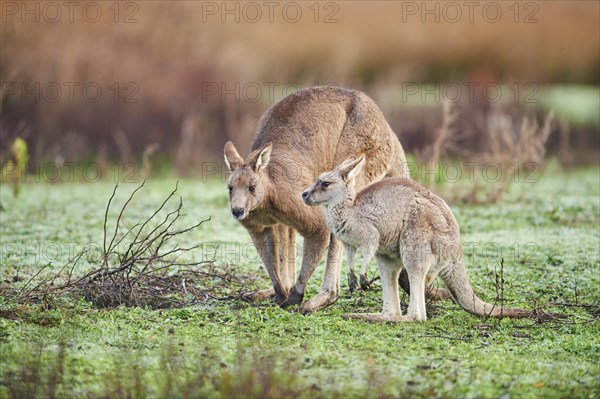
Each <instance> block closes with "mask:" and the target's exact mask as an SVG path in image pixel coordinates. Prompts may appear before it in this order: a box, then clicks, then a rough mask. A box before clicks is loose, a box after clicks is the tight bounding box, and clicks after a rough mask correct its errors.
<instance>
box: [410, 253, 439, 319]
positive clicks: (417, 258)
mask: <svg viewBox="0 0 600 399" xmlns="http://www.w3.org/2000/svg"><path fill="white" fill-rule="evenodd" d="M415 248H416V247H415ZM402 258H403V262H404V267H405V268H406V271H407V273H408V280H409V283H410V303H409V304H408V314H407V316H408V317H409V318H411V319H413V320H427V309H426V307H425V280H426V278H427V274H428V271H429V269H430V268H431V266H433V264H434V263H435V256H434V255H433V254H432V253H431V251H427V250H421V249H420V248H417V249H415V250H411V249H408V248H407V249H406V250H405V251H404V252H403V256H402Z"/></svg>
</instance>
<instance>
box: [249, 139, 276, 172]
mask: <svg viewBox="0 0 600 399" xmlns="http://www.w3.org/2000/svg"><path fill="white" fill-rule="evenodd" d="M272 150H273V144H272V143H268V144H267V145H265V146H264V147H263V148H262V149H260V150H257V151H254V152H253V153H252V154H250V156H249V157H248V164H249V165H250V166H251V167H252V169H254V171H255V172H259V171H261V170H262V169H264V168H266V167H267V165H269V161H271V151H272Z"/></svg>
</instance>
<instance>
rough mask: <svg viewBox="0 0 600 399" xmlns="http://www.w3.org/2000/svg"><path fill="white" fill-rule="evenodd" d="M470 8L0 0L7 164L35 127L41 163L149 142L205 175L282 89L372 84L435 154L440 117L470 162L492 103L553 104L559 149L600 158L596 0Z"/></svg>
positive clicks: (404, 126) (454, 151)
mask: <svg viewBox="0 0 600 399" xmlns="http://www.w3.org/2000/svg"><path fill="white" fill-rule="evenodd" d="M49 4H50V5H49ZM469 4H471V6H466V5H465V3H463V2H456V3H445V2H401V1H397V2H395V1H373V2H360V1H357V2H350V1H341V2H327V1H320V2H317V1H309V2H294V3H288V2H273V3H264V2H228V3H222V2H196V1H181V2H168V1H152V2H150V1H148V2H144V1H140V2H119V3H113V2H76V3H75V5H74V6H65V5H64V4H63V3H61V2H58V3H48V2H35V1H30V2H10V1H8V2H7V1H4V2H2V27H1V43H0V44H1V48H2V50H1V51H2V52H1V57H0V67H1V68H0V80H1V82H2V92H1V95H2V106H1V107H2V108H1V113H0V114H1V116H0V118H1V119H0V121H1V127H0V148H1V150H0V156H1V161H2V162H3V163H5V162H7V161H8V159H10V158H11V156H12V155H11V152H10V148H11V144H12V143H13V142H14V140H15V138H17V137H21V138H23V139H24V140H25V141H26V142H27V144H28V148H29V151H30V158H29V162H30V163H31V162H48V161H50V162H58V163H62V162H78V161H97V162H99V163H100V164H108V163H110V162H128V161H136V162H139V163H141V162H142V159H143V157H144V153H145V155H146V157H150V156H152V157H153V159H156V160H157V161H156V162H157V163H160V164H163V165H167V166H168V167H171V166H172V168H173V169H175V170H176V171H177V172H178V173H179V174H181V175H186V176H187V175H189V176H194V175H198V174H199V173H201V171H200V169H201V168H202V165H203V163H205V162H214V161H220V160H221V159H222V146H223V144H224V142H225V141H226V140H234V141H235V142H236V143H237V145H238V147H239V148H240V149H241V151H243V152H244V153H245V152H246V151H247V150H248V149H249V147H250V142H251V139H252V136H253V134H254V129H255V127H256V125H257V122H258V119H259V117H260V115H261V114H262V113H263V112H264V111H265V110H266V109H267V108H268V107H269V106H270V105H272V104H273V103H274V102H276V101H277V100H279V99H281V98H282V97H283V96H285V95H286V94H290V93H292V92H294V91H296V90H297V89H299V88H301V87H308V86H311V85H315V84H333V85H337V86H344V87H351V88H356V89H360V90H363V91H365V92H366V93H368V94H369V95H370V96H371V97H373V98H374V99H375V101H376V102H377V103H378V104H379V105H380V107H381V108H382V110H383V112H384V114H385V115H386V118H387V119H388V121H389V123H390V125H391V126H392V128H393V129H394V131H395V132H396V133H397V134H398V135H399V137H400V140H401V142H402V144H403V145H404V146H405V148H406V149H407V150H408V151H409V152H412V153H414V154H416V155H417V157H419V156H421V158H423V159H426V160H427V159H428V160H431V157H432V155H431V151H430V150H431V146H432V145H434V144H435V142H436V137H438V136H439V134H440V131H441V130H444V129H440V126H443V125H444V123H446V125H450V124H452V129H451V130H452V134H453V135H455V136H456V137H455V138H454V139H452V140H450V141H449V142H451V143H452V144H453V145H449V144H448V145H445V146H443V148H441V152H442V155H443V156H447V157H450V158H461V159H465V158H469V157H472V156H473V154H475V153H478V154H482V153H486V151H485V146H486V142H487V141H486V139H485V137H486V136H487V135H488V134H489V131H488V130H490V129H491V127H490V126H491V125H490V123H491V122H490V120H491V119H490V115H496V116H498V115H501V116H505V117H506V118H508V121H509V124H512V125H514V126H517V127H518V126H520V125H521V124H522V122H523V121H524V118H525V117H527V118H529V120H531V121H537V122H536V123H538V124H539V126H543V123H544V120H545V117H546V115H547V114H548V113H549V112H550V110H553V111H554V113H555V118H554V120H553V123H552V126H549V132H548V134H549V137H547V138H546V139H547V141H546V140H544V143H543V144H544V145H545V146H546V147H547V148H548V150H549V151H550V152H551V153H555V154H557V155H558V156H559V158H560V160H561V162H562V163H563V164H564V165H565V166H571V165H573V164H578V163H593V164H598V162H599V161H598V153H599V148H600V145H599V137H600V134H599V130H600V129H599V125H600V116H599V112H600V111H599V109H600V91H599V84H600V76H599V75H600V50H599V48H600V46H599V45H600V43H599V37H600V21H599V19H600V3H598V2H595V1H552V2H542V1H539V2H534V1H525V2H495V3H494V2H485V1H484V2H471V3H469ZM469 88H472V91H470V89H469ZM498 91H500V92H501V93H500V94H501V95H499V94H497V93H498ZM444 95H445V96H446V97H450V98H451V99H452V100H453V101H452V103H453V104H452V108H453V110H454V111H453V112H455V114H454V117H452V118H449V119H448V118H446V119H447V120H445V119H444V118H445V116H444V101H443V99H444ZM459 96H460V99H458V98H457V97H459ZM448 112H450V111H448ZM448 115H449V114H448ZM506 118H505V119H506ZM492 119H493V118H492ZM446 127H448V126H446ZM513 131H514V132H516V133H511V134H517V135H518V134H519V129H518V128H517V129H513ZM488 141H489V140H488ZM517 142H518V141H517ZM438 144H440V143H439V142H438ZM488 145H489V144H488ZM428 148H429V149H430V150H428ZM427 154H429V155H427ZM438 156H439V154H438Z"/></svg>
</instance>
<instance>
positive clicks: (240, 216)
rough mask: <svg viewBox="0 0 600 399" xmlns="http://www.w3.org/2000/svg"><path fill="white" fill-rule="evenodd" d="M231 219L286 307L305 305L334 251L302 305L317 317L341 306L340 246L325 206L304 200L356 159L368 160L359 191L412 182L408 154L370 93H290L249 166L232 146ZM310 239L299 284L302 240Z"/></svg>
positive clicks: (263, 127) (256, 142)
mask: <svg viewBox="0 0 600 399" xmlns="http://www.w3.org/2000/svg"><path fill="white" fill-rule="evenodd" d="M224 151H225V163H226V164H227V167H228V168H229V170H230V171H231V172H232V173H231V175H230V177H229V179H228V189H229V196H230V203H231V214H232V216H233V217H234V218H235V219H237V220H238V221H239V222H240V223H241V224H242V225H243V226H244V227H245V228H246V229H247V230H248V233H250V236H251V238H252V241H253V242H254V244H255V245H256V247H257V249H258V252H259V255H260V257H261V259H262V261H263V263H264V265H265V268H266V269H267V272H268V273H269V277H270V278H271V282H272V284H273V288H272V289H268V290H263V291H259V292H257V293H255V294H254V295H253V296H252V298H253V299H265V298H268V297H271V296H273V295H274V296H275V301H276V302H277V303H279V304H281V306H282V307H285V306H289V305H293V304H300V303H301V302H302V299H303V297H304V291H305V288H306V284H307V282H308V280H309V279H310V277H311V275H312V274H313V272H314V270H315V268H316V267H317V265H318V264H319V262H320V260H321V258H322V257H323V254H324V252H325V249H326V248H328V253H327V265H326V269H325V276H324V279H323V283H322V285H321V289H320V292H319V293H318V294H317V295H316V296H315V297H313V298H312V299H311V300H309V301H308V302H306V303H304V304H303V305H302V306H301V307H300V311H301V312H302V313H304V314H309V313H312V312H314V311H316V310H318V309H320V308H322V307H324V306H327V305H329V304H331V303H333V302H335V301H336V300H337V297H338V294H339V289H340V265H341V249H342V245H341V243H340V242H339V241H338V240H336V239H335V238H334V237H333V236H332V235H331V233H330V232H329V230H328V228H327V225H326V223H325V213H324V210H323V209H322V208H321V207H309V206H307V205H305V204H304V203H303V202H302V200H301V193H302V190H303V188H305V187H307V186H308V185H310V183H312V182H313V181H314V180H315V178H316V177H317V176H319V174H321V173H323V172H324V171H326V170H330V169H331V168H332V167H333V166H335V165H337V164H339V163H340V162H341V161H343V160H344V159H346V158H348V157H350V156H356V157H358V156H360V155H362V154H365V155H366V158H367V162H366V163H365V165H364V169H363V172H364V173H362V174H361V175H360V176H359V177H358V178H357V181H356V186H357V188H358V189H361V188H363V187H366V186H367V185H368V184H370V183H372V182H375V181H378V180H381V179H383V178H384V177H386V176H387V177H392V176H400V177H408V168H407V165H406V157H405V155H404V151H403V149H402V146H401V145H400V142H399V141H398V138H397V137H396V135H395V133H394V132H393V131H392V129H391V128H390V126H389V125H388V123H387V122H386V120H385V118H384V116H383V113H382V112H381V110H380V109H379V107H378V106H377V105H376V104H375V103H374V102H373V100H372V99H371V98H369V97H368V96H367V95H366V94H364V93H362V92H360V91H356V90H349V89H344V88H338V87H312V88H309V89H303V90H300V91H298V92H296V93H294V94H291V95H289V96H287V97H285V98H284V99H282V100H281V101H279V102H278V103H276V104H274V105H273V106H272V107H271V108H269V109H268V110H267V111H266V112H265V114H264V115H263V116H262V117H261V119H260V121H259V123H258V127H257V129H256V132H255V136H254V139H253V142H252V150H251V153H250V154H249V155H248V157H247V158H246V160H244V159H243V158H242V157H241V156H240V155H239V153H238V151H237V150H236V148H235V146H234V145H233V143H231V142H227V143H226V144H225V149H224ZM296 232H298V233H299V234H300V235H302V236H303V237H304V246H303V251H302V267H301V270H300V273H299V275H298V278H297V280H296V266H295V255H296V252H295V250H296V244H295V238H296V237H295V234H296Z"/></svg>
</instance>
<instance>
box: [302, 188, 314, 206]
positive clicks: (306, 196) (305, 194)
mask: <svg viewBox="0 0 600 399" xmlns="http://www.w3.org/2000/svg"><path fill="white" fill-rule="evenodd" d="M302 202H304V203H305V204H306V205H313V204H312V201H311V199H310V188H308V189H306V190H305V191H304V192H303V193H302Z"/></svg>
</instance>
